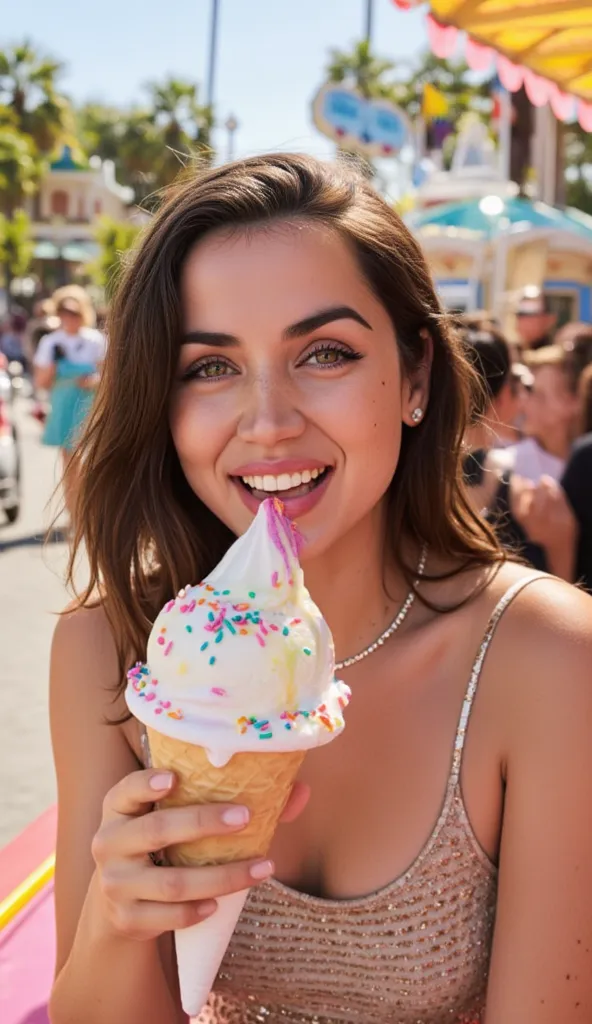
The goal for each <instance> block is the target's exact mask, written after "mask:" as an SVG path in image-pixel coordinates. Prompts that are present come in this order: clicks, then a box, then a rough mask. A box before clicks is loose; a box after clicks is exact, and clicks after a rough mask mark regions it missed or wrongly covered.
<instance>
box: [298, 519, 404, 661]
mask: <svg viewBox="0 0 592 1024" xmlns="http://www.w3.org/2000/svg"><path fill="white" fill-rule="evenodd" d="M384 536H385V522H384V510H383V507H382V506H381V507H380V508H378V509H376V510H374V511H373V512H372V513H370V515H369V516H367V517H366V519H365V520H363V521H362V522H361V523H359V524H358V525H357V526H356V527H354V528H353V529H352V530H351V531H350V533H349V534H346V536H344V537H342V538H341V539H340V540H339V541H338V542H337V543H336V544H335V545H334V546H333V547H332V548H331V549H330V550H329V551H327V552H325V553H324V554H323V555H321V556H320V557H319V558H316V559H313V560H312V561H310V562H309V561H306V562H305V563H304V566H303V568H304V578H305V582H306V586H307V588H308V590H309V591H310V594H311V597H312V599H313V600H314V602H315V604H317V605H318V606H319V608H320V609H321V611H322V613H323V615H324V617H325V619H326V620H327V623H328V624H329V627H330V629H331V632H332V634H333V639H334V641H335V656H336V660H337V661H343V660H344V658H348V657H350V656H351V655H353V654H357V653H358V652H359V651H361V650H363V649H364V648H365V647H367V646H368V645H369V644H371V643H372V642H373V641H374V640H375V639H376V637H377V636H379V635H380V634H381V633H382V632H383V630H384V629H386V627H387V626H388V625H389V623H390V622H391V620H392V619H393V618H394V616H395V614H396V613H397V611H398V609H399V608H400V606H401V605H402V604H403V601H404V600H405V598H406V596H407V594H408V591H409V587H408V585H407V583H406V582H405V579H404V577H403V576H402V574H401V573H400V571H398V570H397V569H395V568H394V567H390V566H387V564H386V559H385V550H384V548H385V545H384V540H383V538H384ZM413 557H416V556H415V555H414V556H413Z"/></svg>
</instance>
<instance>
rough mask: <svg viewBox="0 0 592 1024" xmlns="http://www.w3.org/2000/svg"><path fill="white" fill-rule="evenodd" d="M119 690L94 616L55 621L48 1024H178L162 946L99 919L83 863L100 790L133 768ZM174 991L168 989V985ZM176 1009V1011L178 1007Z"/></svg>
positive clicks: (92, 878)
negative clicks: (54, 831) (117, 722)
mask: <svg viewBox="0 0 592 1024" xmlns="http://www.w3.org/2000/svg"><path fill="white" fill-rule="evenodd" d="M116 680H117V665H116V658H115V651H114V648H113V641H112V638H111V636H110V633H109V630H108V627H107V624H106V621H105V619H104V616H103V613H102V611H101V610H100V609H97V610H92V611H84V610H83V611H80V612H75V613H74V614H72V615H70V616H68V617H66V618H62V619H61V620H60V621H59V623H58V626H57V628H56V632H55V636H54V642H53V648H52V659H51V690H50V711H51V727H52V742H53V748H54V758H55V763H56V772H57V780H58V800H59V803H58V807H59V816H58V841H57V857H56V882H55V886H56V927H57V959H56V980H55V985H54V989H53V992H52V995H51V1000H50V1019H51V1021H52V1024H74V1022H77V1021H81V1020H84V1021H85V1022H86V1024H95V1022H96V1024H103V1022H107V1021H109V1022H110V1021H117V1020H121V1021H125V1022H126V1024H136V1022H137V1024H179V1022H180V1021H184V1020H185V1017H184V1016H183V1015H180V1011H179V1010H178V1009H176V1008H175V1002H174V997H173V994H172V989H171V987H169V984H168V983H167V971H166V970H165V968H164V967H163V962H166V963H167V965H168V976H169V977H170V978H171V979H172V978H173V977H174V964H173V951H172V942H171V937H170V936H164V937H162V938H161V939H160V940H156V939H154V940H152V941H143V942H135V941H133V940H130V939H128V938H125V937H124V936H117V935H116V934H114V932H113V930H112V928H110V927H109V925H108V922H107V921H106V919H105V914H104V910H103V901H102V899H101V894H100V892H99V887H98V885H97V876H96V872H95V866H94V863H93V859H92V855H91V845H92V840H93V837H94V835H95V833H96V832H97V829H98V827H99V824H100V821H101V814H102V804H103V799H104V797H105V795H106V793H107V792H108V790H109V789H110V788H111V787H112V786H113V785H114V784H115V783H116V782H117V781H118V780H119V779H122V778H123V777H124V776H126V775H127V774H128V773H130V772H132V771H134V770H135V769H137V768H138V765H137V762H136V761H135V758H134V755H133V753H132V751H131V750H130V748H129V746H128V745H127V742H126V741H125V738H124V736H123V734H122V732H121V730H120V729H119V728H118V727H117V726H109V725H105V724H104V720H105V718H107V717H113V716H117V715H118V713H119V710H120V709H118V708H117V707H115V706H114V705H113V703H112V699H111V694H110V692H109V690H110V688H112V687H113V685H114V683H115V682H116ZM171 984H172V982H171ZM177 1005H178V1004H177Z"/></svg>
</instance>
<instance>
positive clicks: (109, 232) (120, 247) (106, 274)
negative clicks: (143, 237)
mask: <svg viewBox="0 0 592 1024" xmlns="http://www.w3.org/2000/svg"><path fill="white" fill-rule="evenodd" d="M139 232H140V228H139V227H138V226H137V225H136V224H132V223H131V222H130V221H118V220H114V219H113V218H112V217H101V219H100V221H99V223H98V226H97V230H96V235H95V238H96V240H97V242H98V244H99V247H100V253H99V256H98V258H97V259H96V260H95V262H94V263H93V264H91V265H90V266H89V267H88V268H87V269H88V272H89V274H90V276H91V278H92V280H93V281H94V282H95V284H97V285H98V286H99V287H100V288H102V289H103V290H104V292H105V296H106V298H107V299H109V298H110V296H111V295H112V294H113V292H114V290H115V289H116V287H117V282H118V281H119V277H120V274H121V271H122V270H123V267H124V265H125V259H126V256H127V254H128V253H129V251H130V250H131V249H132V248H133V247H134V245H135V243H136V239H137V237H138V234H139Z"/></svg>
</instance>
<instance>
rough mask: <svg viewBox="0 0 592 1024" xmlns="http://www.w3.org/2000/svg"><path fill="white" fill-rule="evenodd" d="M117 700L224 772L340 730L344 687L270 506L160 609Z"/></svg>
mask: <svg viewBox="0 0 592 1024" xmlns="http://www.w3.org/2000/svg"><path fill="white" fill-rule="evenodd" d="M147 653H148V658H147V664H146V665H142V664H138V665H136V666H135V667H134V668H133V669H132V670H131V671H130V672H129V673H128V680H129V683H128V687H127V694H126V697H127V703H128V706H129V708H130V710H131V711H132V713H133V714H134V715H135V716H136V718H138V719H140V721H142V722H143V723H144V724H145V725H147V726H150V728H152V729H155V730H158V732H161V733H164V734H165V735H167V736H171V737H173V738H177V739H182V740H185V741H187V742H189V743H192V744H195V745H197V746H201V747H204V748H205V749H206V750H207V753H208V757H209V760H210V762H211V763H212V764H213V765H216V766H222V765H224V764H226V763H227V762H228V761H229V760H230V758H231V757H232V756H233V754H236V753H239V752H241V751H251V752H263V751H265V750H267V751H269V752H274V753H277V752H282V751H288V750H305V749H308V748H309V747H315V746H319V745H320V744H323V743H327V742H329V741H330V740H332V739H334V738H335V736H336V734H338V733H339V732H340V731H341V730H342V729H343V726H344V722H343V717H342V711H343V708H344V707H345V705H346V704H347V701H348V698H349V689H348V687H347V686H346V685H345V684H344V683H341V682H338V681H337V680H335V678H334V672H335V659H334V650H333V640H332V637H331V633H330V630H329V627H328V626H327V624H326V622H325V620H324V619H323V616H322V615H321V613H320V611H319V609H318V608H317V606H316V605H315V604H314V602H313V601H312V599H311V597H310V595H309V593H308V591H307V589H306V587H305V585H304V578H303V573H302V569H301V567H300V564H299V561H298V536H297V533H296V530H295V527H294V526H293V524H292V523H291V522H290V520H288V519H287V518H286V517H285V516H284V515H283V510H282V506H281V503H280V502H279V501H278V500H277V499H268V500H266V501H264V502H262V504H261V506H260V508H259V512H258V514H257V516H256V518H255V519H254V521H253V523H252V524H251V527H250V528H249V530H248V531H247V532H246V533H245V534H244V535H243V536H242V537H240V538H239V539H238V540H237V541H236V542H235V543H234V544H233V545H232V547H231V548H230V549H229V551H228V552H227V554H226V555H225V557H224V558H223V559H222V561H221V562H220V564H219V565H218V566H217V567H216V568H215V569H214V571H213V572H212V573H210V575H209V576H208V577H207V578H206V579H205V580H204V581H203V582H202V583H199V584H197V585H195V586H189V587H186V588H185V589H184V590H182V591H181V593H180V594H179V595H178V596H177V597H176V598H175V599H174V600H171V601H169V602H168V603H167V604H166V605H165V607H164V608H163V609H162V611H161V612H160V614H159V615H158V618H157V619H156V621H155V623H154V627H153V629H152V632H151V634H150V639H149V641H148V652H147Z"/></svg>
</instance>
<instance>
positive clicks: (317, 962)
mask: <svg viewBox="0 0 592 1024" xmlns="http://www.w3.org/2000/svg"><path fill="white" fill-rule="evenodd" d="M538 578H540V577H539V576H531V577H529V578H527V579H522V580H519V581H518V583H516V584H514V585H513V586H512V587H510V589H509V590H508V591H507V592H506V593H505V594H504V596H503V597H502V599H501V600H500V601H499V603H498V604H497V606H496V608H495V610H494V612H493V615H492V617H491V619H490V621H489V623H488V627H487V631H486V633H485V636H484V638H483V641H482V643H481V646H480V649H479V653H478V656H477V660H476V662H475V664H474V666H473V669H472V672H471V677H470V681H469V686H468V689H467V692H466V695H465V699H464V703H463V707H462V711H461V716H460V722H459V726H458V731H457V734H456V740H455V744H454V753H453V758H452V768H451V772H450V777H449V780H448V784H447V789H446V796H445V800H444V804H443V807H442V811H441V813H440V816H439V818H438V821H437V823H436V826H435V828H434V830H433V832H432V834H431V836H430V838H429V840H428V842H427V843H426V845H425V846H424V848H423V849H422V851H421V853H420V854H419V855H418V857H417V858H416V859H415V860H414V862H413V864H412V865H411V867H410V868H409V869H408V870H407V871H406V872H405V874H403V875H401V876H400V877H399V878H397V879H395V880H394V881H393V882H390V883H389V884H388V885H386V886H384V887H383V888H382V889H379V890H378V891H377V892H375V893H372V894H371V895H369V896H362V897H360V898H357V899H345V900H326V899H321V898H318V897H314V896H308V895H306V894H304V893H300V892H297V891H296V890H293V889H291V888H289V887H287V886H285V885H283V884H282V883H280V882H278V881H276V880H271V881H270V882H267V883H264V884H262V885H260V886H258V887H256V888H253V889H252V890H251V893H250V895H249V897H248V900H247V903H246V905H245V909H244V911H243V913H242V915H241V918H240V920H239V922H238V925H237V928H236V931H235V933H234V936H233V939H232V941H231V943H230V946H229V948H228V951H227V953H226V956H225V959H224V961H223V963H222V966H221V968H220V971H219V974H218V978H217V981H216V984H215V987H214V991H213V992H212V994H211V996H210V1000H209V1003H208V1006H207V1007H206V1008H205V1009H204V1010H203V1011H202V1013H201V1014H200V1016H199V1017H198V1018H195V1021H196V1024H280V1022H281V1024H297V1022H298V1024H312V1022H317V1021H318V1022H319V1024H345V1022H351V1024H479V1022H482V1021H483V1020H484V1013H485V995H486V985H487V976H488V968H489V958H490V953H491V944H492V935H493V924H494V918H495V907H496V896H497V870H496V868H495V866H494V865H493V863H492V862H491V861H490V860H489V858H488V857H487V855H486V854H485V852H484V851H483V850H482V848H481V847H480V845H479V843H478V841H477V839H476V837H475V835H474V833H473V830H472V828H471V824H470V822H469V819H468V816H467V812H466V809H465V805H464V801H463V797H462V792H461V787H460V773H461V766H462V754H463V747H464V742H465V735H466V730H467V725H468V721H469V716H470V713H471V708H472V704H473V699H474V696H475V693H476V689H477V685H478V682H479V677H480V674H481V668H482V665H483V661H484V659H485V655H486V653H487V650H488V647H489V644H490V643H491V640H492V637H493V634H494V632H495V629H496V626H497V624H498V622H499V620H500V618H501V616H502V614H503V612H504V611H505V609H506V608H507V607H508V605H509V604H510V602H511V601H512V600H513V599H514V597H515V596H516V595H517V594H518V593H519V592H520V591H521V590H522V589H523V588H524V587H525V586H527V585H528V584H529V583H531V582H533V581H534V580H535V579H538Z"/></svg>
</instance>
